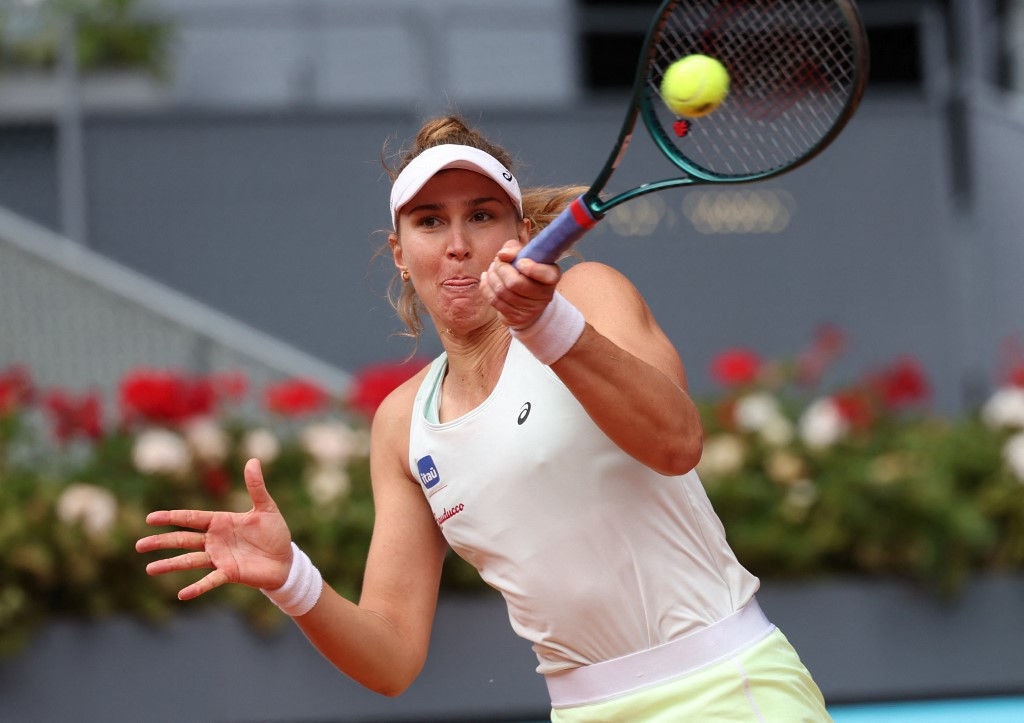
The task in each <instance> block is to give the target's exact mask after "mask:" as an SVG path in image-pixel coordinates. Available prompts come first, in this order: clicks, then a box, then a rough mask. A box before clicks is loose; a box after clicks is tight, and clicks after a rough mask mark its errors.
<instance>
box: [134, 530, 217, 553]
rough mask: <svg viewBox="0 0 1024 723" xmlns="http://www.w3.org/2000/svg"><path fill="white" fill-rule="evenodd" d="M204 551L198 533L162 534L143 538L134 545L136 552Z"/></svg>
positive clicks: (202, 539) (201, 539)
mask: <svg viewBox="0 0 1024 723" xmlns="http://www.w3.org/2000/svg"><path fill="white" fill-rule="evenodd" d="M202 549H205V540H204V536H203V534H202V533H200V532H185V531H184V530H178V531H176V532H162V533H160V534H159V535H150V536H149V537H143V538H142V539H140V540H139V541H138V542H136V543H135V551H136V552H153V551H154V550H202Z"/></svg>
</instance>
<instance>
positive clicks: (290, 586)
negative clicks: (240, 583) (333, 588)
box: [260, 542, 324, 618]
mask: <svg viewBox="0 0 1024 723" xmlns="http://www.w3.org/2000/svg"><path fill="white" fill-rule="evenodd" d="M323 587H324V579H323V576H322V575H321V574H320V571H319V570H317V569H316V567H315V566H314V565H313V562H312V561H311V560H310V559H309V555H307V554H306V553H305V552H303V551H302V550H300V549H299V546H298V545H296V544H295V543H294V542H293V543H292V567H291V569H290V570H289V571H288V579H287V580H285V581H284V585H282V586H281V587H279V588H277V589H276V590H263V589H262V588H261V589H260V592H262V593H263V594H264V595H266V596H267V597H268V598H270V602H272V603H274V604H275V605H277V606H278V607H279V608H281V611H282V612H283V613H284V614H285V615H290V616H291V617H293V618H294V617H297V616H299V615H305V614H306V613H308V612H309V611H310V610H312V609H313V606H314V605H316V601H317V600H319V599H320V592H321V591H322V590H323Z"/></svg>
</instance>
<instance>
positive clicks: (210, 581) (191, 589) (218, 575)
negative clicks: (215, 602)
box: [178, 570, 228, 600]
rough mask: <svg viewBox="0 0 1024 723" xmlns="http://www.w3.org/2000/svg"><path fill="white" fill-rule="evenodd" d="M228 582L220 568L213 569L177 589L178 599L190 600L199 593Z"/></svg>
mask: <svg viewBox="0 0 1024 723" xmlns="http://www.w3.org/2000/svg"><path fill="white" fill-rule="evenodd" d="M226 582H228V577H227V575H225V574H224V573H223V572H221V571H220V570H213V571H212V572H210V573H209V574H207V575H205V576H204V577H202V578H201V579H199V580H196V581H195V582H194V583H192V584H191V585H189V586H187V587H183V588H182V589H181V590H179V591H178V599H179V600H192V599H193V598H197V597H199V596H200V595H203V594H205V593H208V592H210V590H213V589H214V588H217V587H220V586H221V585H223V584H225V583H226Z"/></svg>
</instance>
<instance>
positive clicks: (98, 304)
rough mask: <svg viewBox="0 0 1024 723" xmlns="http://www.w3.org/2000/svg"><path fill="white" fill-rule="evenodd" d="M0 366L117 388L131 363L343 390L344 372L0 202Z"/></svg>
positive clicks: (56, 380)
mask: <svg viewBox="0 0 1024 723" xmlns="http://www.w3.org/2000/svg"><path fill="white" fill-rule="evenodd" d="M0 309H2V310H3V313H0V340H2V341H0V367H3V366H4V365H5V364H8V363H20V364H26V365H27V366H28V367H29V369H30V370H31V372H32V375H33V378H34V379H35V380H36V381H37V382H38V383H40V384H43V385H54V386H57V385H59V386H66V387H69V388H71V389H88V388H99V389H105V390H110V389H114V388H116V385H117V383H118V381H119V380H120V379H121V377H122V376H123V375H124V373H125V372H126V371H128V369H129V368H130V367H132V368H133V367H151V368H157V369H164V368H175V369H189V370H195V371H198V372H211V371H223V370H244V371H245V373H246V375H247V377H248V378H249V380H250V382H251V383H252V384H254V385H255V386H257V387H260V386H262V385H263V384H264V383H266V382H268V381H273V380H276V379H279V378H281V377H283V376H300V377H306V378H308V379H310V380H314V381H316V382H317V383H319V384H320V385H322V386H323V388H324V389H326V390H330V391H333V392H342V391H344V389H345V388H346V386H347V385H348V375H347V374H345V373H344V372H342V371H340V370H338V369H335V368H333V367H331V366H329V365H326V364H324V363H322V362H320V361H318V360H316V359H314V358H313V357H311V356H309V355H308V354H305V353H303V352H301V351H299V350H296V349H294V348H292V347H290V346H288V345H286V344H283V343H281V342H280V341H277V340H275V339H273V338H271V337H269V336H268V335H266V334H263V333H261V332H259V331H257V330H255V329H252V328H250V327H248V326H246V325H244V324H242V323H240V322H238V321H237V320H235V319H231V318H229V317H226V316H224V315H223V314H220V313H218V312H217V311H215V310H214V309H211V308H209V307H206V306H203V305H201V304H198V303H196V302H195V301H193V300H192V299H190V298H188V297H187V296H184V295H182V294H180V293H178V292H176V291H174V290H173V289H170V288H168V287H166V286H163V285H162V284H159V283H158V282H156V281H153V280H152V279H148V278H145V277H143V276H141V275H140V274H138V273H136V272H134V271H132V270H131V269H128V268H126V267H124V266H122V265H120V264H117V263H114V262H112V261H110V260H108V259H106V258H104V257H103V256H101V255H99V254H96V253H95V252H93V251H90V250H89V249H87V248H85V247H83V246H82V245H80V244H77V243H75V242H72V241H69V240H68V239H66V238H64V237H62V236H59V235H58V234H55V233H54V232H52V231H49V230H48V229H46V228H44V227H42V226H39V225H37V224H34V223H31V222H29V221H26V220H25V219H23V218H20V217H18V216H15V215H13V214H11V213H10V212H8V211H5V210H4V209H3V208H0Z"/></svg>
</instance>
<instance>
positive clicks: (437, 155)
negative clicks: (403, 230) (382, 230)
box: [391, 143, 523, 229]
mask: <svg viewBox="0 0 1024 723" xmlns="http://www.w3.org/2000/svg"><path fill="white" fill-rule="evenodd" d="M449 168H462V169H465V170H467V171H476V172H477V173H480V174H482V175H484V176H487V177H488V178H490V179H491V180H492V181H494V182H495V183H497V184H498V185H499V186H501V188H502V189H503V190H504V191H505V193H507V194H508V197H509V198H510V199H512V205H513V206H515V207H516V210H517V211H519V215H520V216H522V215H523V195H522V193H521V192H520V191H519V182H518V181H516V179H515V176H513V175H512V173H511V172H510V171H509V170H508V169H507V168H505V166H503V165H502V164H501V163H500V162H499V161H498V160H497V159H496V158H495V157H494V156H492V155H491V154H490V153H487V152H485V151H481V150H480V149H479V148H473V147H472V146H458V145H454V144H450V143H449V144H446V145H443V146H434V147H433V148H428V149H427V150H425V151H423V152H422V153H420V154H419V155H418V156H416V157H415V158H414V159H412V161H410V162H409V165H407V166H406V167H405V168H403V169H402V172H401V173H399V174H398V178H396V179H395V183H394V185H393V186H392V187H391V223H393V224H394V226H395V228H396V229H397V228H398V211H399V209H401V208H402V206H404V205H405V204H407V203H409V201H411V200H412V197H413V196H415V195H416V194H417V193H419V192H420V189H421V188H423V186H424V185H426V183H427V181H429V180H430V179H431V178H433V177H434V175H435V174H437V173H438V172H439V171H444V170H446V169H449Z"/></svg>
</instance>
